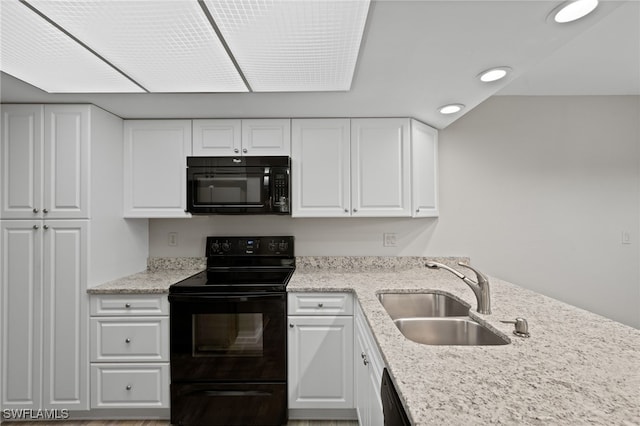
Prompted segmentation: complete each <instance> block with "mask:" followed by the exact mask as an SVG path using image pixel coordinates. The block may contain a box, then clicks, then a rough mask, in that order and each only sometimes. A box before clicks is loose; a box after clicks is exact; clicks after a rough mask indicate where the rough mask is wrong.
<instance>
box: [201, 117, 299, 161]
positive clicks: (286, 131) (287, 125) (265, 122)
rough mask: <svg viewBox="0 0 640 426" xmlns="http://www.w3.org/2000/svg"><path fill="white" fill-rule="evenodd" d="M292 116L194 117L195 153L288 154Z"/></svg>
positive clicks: (219, 154)
mask: <svg viewBox="0 0 640 426" xmlns="http://www.w3.org/2000/svg"><path fill="white" fill-rule="evenodd" d="M290 153H291V120H289V119H288V118H277V119H270V118H265V119H249V120H245V119H242V120H240V119H235V120H223V119H211V120H193V155H194V156H221V157H225V156H230V157H232V156H238V155H246V156H259V155H260V156H289V155H290Z"/></svg>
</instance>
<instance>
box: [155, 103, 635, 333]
mask: <svg viewBox="0 0 640 426" xmlns="http://www.w3.org/2000/svg"><path fill="white" fill-rule="evenodd" d="M639 117H640V97H638V96H635V97H494V98H491V99H489V100H488V101H486V102H485V103H484V104H482V105H480V106H479V107H477V108H476V109H475V110H473V111H471V112H470V113H468V114H467V115H465V116H464V117H462V118H461V119H460V120H458V121H456V122H455V123H454V124H453V125H451V126H450V127H448V128H447V129H445V130H444V131H442V132H441V133H440V147H439V149H440V196H441V199H440V201H441V206H440V218H439V219H357V220H356V219H292V218H282V217H265V216H257V217H252V216H208V217H196V218H193V219H176V220H151V221H150V226H149V231H150V236H149V243H150V256H202V255H203V253H204V238H205V237H206V236H207V235H224V234H226V235H243V234H244V235H251V234H262V235H275V234H292V235H295V236H296V252H297V254H299V255H382V256H385V255H391V256H392V255H398V256H423V255H424V256H429V255H433V256H436V255H443V256H444V255H460V256H470V257H471V259H472V262H473V263H474V264H475V265H477V266H478V267H480V268H481V269H483V270H484V271H486V272H487V273H489V274H490V275H493V276H496V277H499V278H503V279H506V280H508V281H512V282H514V283H517V284H519V285H522V286H524V287H528V288H531V289H534V290H536V291H539V292H541V293H544V294H547V295H550V296H552V297H555V298H557V299H560V300H563V301H566V302H568V303H571V304H573V305H577V306H580V307H583V308H585V309H589V310H591V311H593V312H597V313H600V314H602V315H604V316H607V317H610V318H613V319H616V320H618V321H621V322H624V323H627V324H630V325H634V326H635V327H640V251H639V250H638V247H639V244H638V243H639V242H640V241H639V239H640V232H639V231H640V130H639V123H640V120H639ZM622 231H628V232H630V234H631V242H632V243H631V244H628V245H623V244H621V233H622ZM168 232H178V233H179V239H178V246H177V247H169V246H168V245H167V233H168ZM384 232H395V233H397V234H398V247H397V248H388V247H383V246H382V233H384Z"/></svg>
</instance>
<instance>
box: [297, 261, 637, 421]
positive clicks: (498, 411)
mask: <svg viewBox="0 0 640 426" xmlns="http://www.w3.org/2000/svg"><path fill="white" fill-rule="evenodd" d="M490 282H491V302H492V314H491V315H481V314H478V313H477V312H476V311H475V309H476V299H475V296H474V294H473V292H472V291H471V289H470V288H469V287H468V286H467V285H466V284H464V283H463V282H462V281H461V280H459V279H458V278H456V277H454V276H453V275H452V274H450V273H449V272H446V271H442V270H429V269H427V268H424V267H422V268H409V269H405V270H387V271H384V270H379V271H377V272H373V271H371V270H354V271H346V270H342V271H340V270H338V271H337V272H336V271H334V270H322V269H298V270H296V273H295V274H294V275H293V277H292V279H291V281H290V282H289V285H288V287H287V290H288V291H289V292H296V291H349V292H351V291H353V292H354V293H355V295H356V296H357V299H358V301H359V302H360V304H361V306H362V310H363V312H364V314H365V316H366V317H367V321H368V323H369V325H370V327H371V330H372V332H373V335H374V337H375V339H376V340H377V343H378V346H379V347H380V352H381V353H382V355H383V357H384V358H385V363H386V365H387V367H388V368H389V370H390V373H391V376H392V377H393V379H394V383H395V385H396V389H397V391H398V393H399V394H400V396H401V399H403V402H404V403H405V408H406V409H407V412H408V414H409V416H410V417H411V419H412V423H413V424H414V425H415V426H418V425H439V426H441V425H452V426H454V425H455V426H458V425H487V424H502V425H583V424H590V425H607V426H608V425H638V424H640V331H639V330H637V329H634V328H632V327H628V326H625V325H623V324H620V323H618V322H615V321H612V320H609V319H606V318H604V317H601V316H599V315H596V314H593V313H591V312H587V311H585V310H582V309H579V308H576V307H574V306H571V305H568V304H565V303H562V302H560V301H557V300H554V299H551V298H549V297H546V296H543V295H541V294H538V293H535V292H533V291H529V290H526V289H523V288H521V287H518V286H515V285H513V284H510V283H507V282H505V281H502V280H499V279H496V278H490ZM424 290H437V291H439V292H444V293H449V294H451V295H453V296H457V298H459V299H462V300H463V301H466V302H467V303H468V304H469V305H471V311H470V315H471V316H472V317H473V318H474V319H476V320H478V321H479V322H481V323H483V324H488V325H489V326H490V327H492V328H493V329H494V330H497V331H499V332H501V333H502V334H503V335H504V336H506V337H508V338H509V339H510V340H511V344H509V345H500V346H428V345H422V344H419V343H414V342H412V341H410V340H408V339H407V338H405V337H404V336H403V335H402V334H401V333H400V331H399V330H398V329H397V328H396V327H395V325H394V324H393V322H392V320H391V318H390V317H389V316H388V314H387V313H386V311H385V310H384V308H383V307H382V305H381V304H380V302H379V301H378V299H377V297H376V292H379V291H382V292H384V291H407V292H420V291H424ZM516 317H524V318H526V319H527V320H528V323H529V331H530V333H531V337H530V338H528V339H524V338H519V337H516V336H514V335H513V334H512V331H513V328H514V326H513V325H512V324H503V323H501V322H500V320H513V319H515V318H516Z"/></svg>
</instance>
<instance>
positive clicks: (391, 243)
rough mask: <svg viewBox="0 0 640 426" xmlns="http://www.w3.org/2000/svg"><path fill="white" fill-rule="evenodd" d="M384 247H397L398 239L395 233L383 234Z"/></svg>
mask: <svg viewBox="0 0 640 426" xmlns="http://www.w3.org/2000/svg"><path fill="white" fill-rule="evenodd" d="M382 245H383V247H397V246H398V237H397V235H396V233H395V232H386V233H384V234H382Z"/></svg>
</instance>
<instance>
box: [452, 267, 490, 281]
mask: <svg viewBox="0 0 640 426" xmlns="http://www.w3.org/2000/svg"><path fill="white" fill-rule="evenodd" d="M458 265H460V266H462V267H464V268H467V269H471V270H472V271H473V272H474V273H475V274H476V279H477V281H478V285H485V284H489V278H487V276H486V275H485V274H483V273H482V272H480V271H478V270H477V269H476V268H474V267H473V266H470V265H467V264H466V263H463V262H458Z"/></svg>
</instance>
